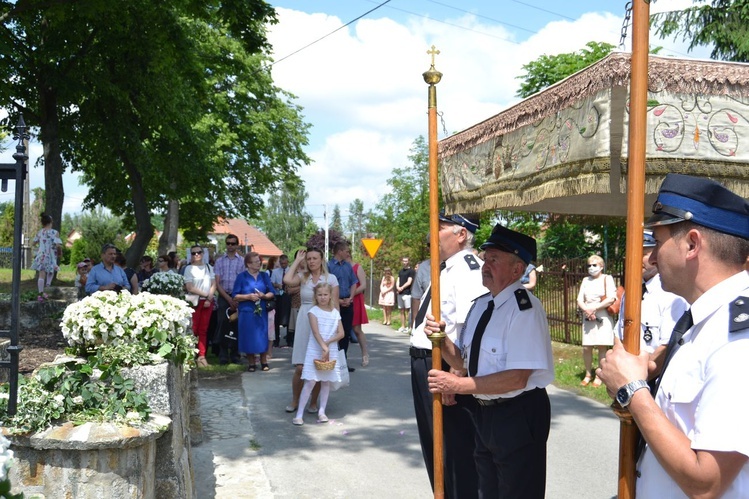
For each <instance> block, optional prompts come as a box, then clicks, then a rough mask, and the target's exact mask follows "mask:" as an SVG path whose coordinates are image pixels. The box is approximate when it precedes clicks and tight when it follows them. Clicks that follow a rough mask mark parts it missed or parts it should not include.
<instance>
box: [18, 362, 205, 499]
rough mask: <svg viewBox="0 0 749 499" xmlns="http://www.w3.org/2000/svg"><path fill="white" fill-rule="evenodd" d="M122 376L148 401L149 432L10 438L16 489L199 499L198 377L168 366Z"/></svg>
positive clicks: (54, 431)
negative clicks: (195, 456)
mask: <svg viewBox="0 0 749 499" xmlns="http://www.w3.org/2000/svg"><path fill="white" fill-rule="evenodd" d="M122 374H123V376H125V377H129V378H132V379H133V381H134V382H135V387H136V390H138V391H143V392H145V393H146V394H147V395H148V400H149V405H150V407H151V411H152V413H151V419H152V422H151V424H150V425H148V426H147V428H146V429H145V430H144V429H138V428H132V427H129V426H116V425H112V424H106V423H102V424H95V423H86V424H85V425H82V426H78V427H76V426H73V425H72V424H71V423H65V424H63V425H61V426H55V427H52V428H50V429H48V430H47V431H45V432H40V433H37V434H34V435H32V436H30V437H16V436H12V437H9V438H11V441H12V442H13V446H12V448H13V450H14V452H15V453H16V454H15V457H16V462H15V466H13V468H11V471H10V477H11V483H13V485H14V487H15V488H16V489H17V490H16V491H21V490H23V491H24V492H25V493H27V497H29V495H30V494H34V493H36V494H42V495H41V496H40V497H43V498H53V497H61V498H63V497H64V498H68V497H74V498H84V499H88V498H97V499H98V498H102V497H106V498H107V499H110V498H111V499H131V498H133V499H153V498H158V499H193V498H194V497H195V492H194V491H195V484H194V477H193V463H192V439H191V434H190V432H191V425H192V428H196V424H195V421H194V420H193V419H194V413H196V412H197V411H199V406H198V405H197V404H198V402H197V398H198V397H197V392H196V390H197V377H196V373H195V371H194V370H192V371H191V372H190V373H185V372H184V370H183V368H182V366H175V365H173V364H171V363H168V362H162V363H161V364H157V365H153V366H139V367H136V368H130V369H123V373H122ZM193 399H194V400H193ZM197 429H200V425H199V422H198V425H197ZM198 436H199V438H201V439H202V434H199V435H198ZM62 484H65V485H64V486H62Z"/></svg>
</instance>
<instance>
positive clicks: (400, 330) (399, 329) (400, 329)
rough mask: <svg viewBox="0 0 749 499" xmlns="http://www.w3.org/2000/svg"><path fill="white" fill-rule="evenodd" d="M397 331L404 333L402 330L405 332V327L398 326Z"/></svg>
mask: <svg viewBox="0 0 749 499" xmlns="http://www.w3.org/2000/svg"><path fill="white" fill-rule="evenodd" d="M398 332H399V333H404V332H406V328H404V327H401V328H398Z"/></svg>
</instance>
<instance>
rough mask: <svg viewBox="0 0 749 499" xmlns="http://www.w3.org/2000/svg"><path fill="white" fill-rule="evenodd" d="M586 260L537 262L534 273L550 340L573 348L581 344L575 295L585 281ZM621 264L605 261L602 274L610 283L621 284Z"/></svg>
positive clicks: (580, 325)
mask: <svg viewBox="0 0 749 499" xmlns="http://www.w3.org/2000/svg"><path fill="white" fill-rule="evenodd" d="M586 265H587V259H584V258H579V259H574V260H572V259H571V260H551V259H549V260H539V261H538V267H539V268H542V269H543V271H542V272H536V275H537V281H536V289H534V290H533V293H534V294H535V295H536V296H538V298H539V299H540V300H541V303H543V305H544V308H545V309H546V318H547V319H548V321H549V329H550V330H551V339H552V340H554V341H560V342H563V343H570V344H573V345H581V344H582V318H581V317H580V315H579V314H578V308H577V293H578V291H579V290H580V283H581V282H582V280H583V279H584V278H585V277H587V275H588V272H587V268H586ZM623 266H624V264H623V262H621V261H619V262H612V261H609V262H608V263H607V265H606V269H605V272H606V273H607V274H611V275H613V276H614V281H615V282H616V283H617V284H619V283H621V282H622V275H623V272H622V270H623Z"/></svg>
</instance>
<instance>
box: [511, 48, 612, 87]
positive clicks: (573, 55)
mask: <svg viewBox="0 0 749 499" xmlns="http://www.w3.org/2000/svg"><path fill="white" fill-rule="evenodd" d="M585 47H586V48H583V49H580V50H578V51H577V52H568V53H565V54H557V55H545V54H544V55H542V56H541V57H539V58H538V59H536V60H534V61H531V62H529V63H528V64H525V65H523V67H522V69H523V71H525V74H522V75H520V76H518V77H517V78H518V79H519V80H521V81H522V83H521V84H520V88H519V89H518V92H517V94H516V95H517V96H518V97H528V96H531V95H533V94H535V93H537V92H540V91H541V90H543V89H544V88H546V87H548V86H550V85H553V84H554V83H556V82H558V81H561V80H563V79H565V78H567V77H568V76H570V75H571V74H574V73H577V72H578V71H580V70H581V69H584V68H586V67H588V66H590V65H591V64H593V63H594V62H596V61H599V60H600V59H603V58H604V57H606V56H607V55H609V54H610V53H611V51H612V50H613V49H614V45H611V44H610V43H604V42H588V43H586V44H585Z"/></svg>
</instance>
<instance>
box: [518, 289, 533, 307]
mask: <svg viewBox="0 0 749 499" xmlns="http://www.w3.org/2000/svg"><path fill="white" fill-rule="evenodd" d="M515 299H516V300H517V301H518V308H519V309H520V310H528V309H529V308H533V303H531V298H530V296H528V290H527V289H525V288H524V289H518V290H516V291H515Z"/></svg>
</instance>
